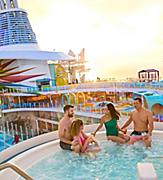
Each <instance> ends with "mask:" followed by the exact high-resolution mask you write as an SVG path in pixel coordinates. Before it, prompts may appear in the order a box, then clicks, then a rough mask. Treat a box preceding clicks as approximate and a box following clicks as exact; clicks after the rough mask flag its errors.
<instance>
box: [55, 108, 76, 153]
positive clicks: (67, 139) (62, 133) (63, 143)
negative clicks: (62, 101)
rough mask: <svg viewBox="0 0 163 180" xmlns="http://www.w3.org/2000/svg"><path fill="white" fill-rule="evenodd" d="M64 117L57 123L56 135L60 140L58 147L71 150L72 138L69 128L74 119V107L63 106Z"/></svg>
mask: <svg viewBox="0 0 163 180" xmlns="http://www.w3.org/2000/svg"><path fill="white" fill-rule="evenodd" d="M63 110H64V117H63V118H62V119H61V120H60V122H59V127H58V133H59V139H60V147H61V148H62V149H66V150H72V149H71V145H72V140H73V138H72V136H71V135H70V128H71V124H72V121H73V117H74V106H72V105H65V106H64V108H63Z"/></svg>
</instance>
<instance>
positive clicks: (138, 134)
mask: <svg viewBox="0 0 163 180" xmlns="http://www.w3.org/2000/svg"><path fill="white" fill-rule="evenodd" d="M147 133H148V131H133V132H132V133H131V134H130V136H145V135H147Z"/></svg>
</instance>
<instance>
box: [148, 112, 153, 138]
mask: <svg viewBox="0 0 163 180" xmlns="http://www.w3.org/2000/svg"><path fill="white" fill-rule="evenodd" d="M152 131H153V117H152V113H151V112H149V114H148V134H149V135H150V136H152Z"/></svg>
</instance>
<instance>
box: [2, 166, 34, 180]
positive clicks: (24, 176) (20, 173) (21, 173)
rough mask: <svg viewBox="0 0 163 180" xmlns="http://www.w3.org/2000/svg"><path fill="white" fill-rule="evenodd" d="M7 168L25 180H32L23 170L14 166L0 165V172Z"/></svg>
mask: <svg viewBox="0 0 163 180" xmlns="http://www.w3.org/2000/svg"><path fill="white" fill-rule="evenodd" d="M7 168H11V169H12V170H14V171H15V172H17V173H18V174H19V175H20V176H22V177H23V178H24V179H26V180H33V178H32V177H30V176H29V175H28V174H27V173H26V172H25V171H24V170H22V169H21V168H20V167H18V166H16V165H15V164H12V163H5V164H2V165H0V171H1V170H3V169H7Z"/></svg>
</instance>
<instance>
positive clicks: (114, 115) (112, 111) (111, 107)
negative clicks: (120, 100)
mask: <svg viewBox="0 0 163 180" xmlns="http://www.w3.org/2000/svg"><path fill="white" fill-rule="evenodd" d="M106 106H107V108H108V110H109V111H110V114H111V117H112V118H115V119H116V120H119V117H120V113H119V112H118V111H117V110H116V109H115V107H114V105H113V104H112V103H109V104H107V105H106Z"/></svg>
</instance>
